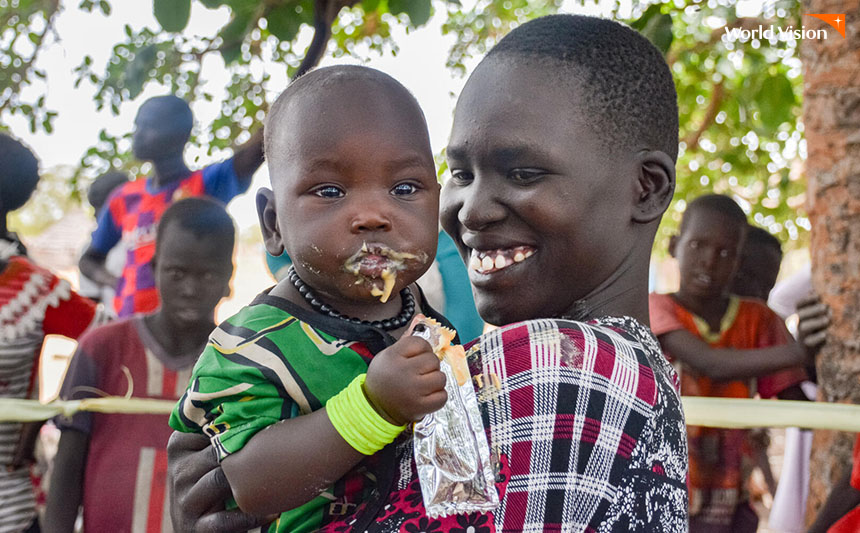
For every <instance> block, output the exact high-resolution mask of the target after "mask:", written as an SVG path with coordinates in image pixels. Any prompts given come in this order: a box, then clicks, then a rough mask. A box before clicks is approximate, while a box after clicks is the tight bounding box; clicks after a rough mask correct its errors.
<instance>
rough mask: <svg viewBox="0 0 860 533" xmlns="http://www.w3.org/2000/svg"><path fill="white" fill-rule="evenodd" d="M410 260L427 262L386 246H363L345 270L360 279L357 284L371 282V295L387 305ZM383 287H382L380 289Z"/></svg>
mask: <svg viewBox="0 0 860 533" xmlns="http://www.w3.org/2000/svg"><path fill="white" fill-rule="evenodd" d="M408 260H426V257H425V258H423V259H422V258H421V257H419V256H417V255H415V254H412V253H409V252H398V251H396V250H392V249H391V248H389V247H387V246H385V245H384V244H376V243H373V244H367V243H366V242H365V243H363V244H362V245H361V249H359V250H358V251H357V252H356V253H354V254H353V255H352V256H351V257H350V258H349V259H347V260H346V262H345V263H344V269H345V270H346V271H347V272H349V273H351V274H353V275H354V276H356V277H357V278H358V280H356V282H355V283H356V284H360V283H362V282H370V283H371V289H370V294H372V295H373V296H378V297H379V301H380V302H382V303H385V302H387V301H388V298H389V297H390V296H391V291H392V289H394V284H395V282H396V281H397V272H398V271H401V270H404V269H405V268H406V261H408ZM380 285H381V287H380Z"/></svg>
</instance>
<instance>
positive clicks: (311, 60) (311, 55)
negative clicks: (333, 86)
mask: <svg viewBox="0 0 860 533" xmlns="http://www.w3.org/2000/svg"><path fill="white" fill-rule="evenodd" d="M357 3H358V0H316V1H315V2H314V37H313V39H312V40H311V44H310V45H309V46H308V49H307V52H305V57H304V59H302V62H301V63H300V64H299V68H298V69H297V70H296V73H295V74H293V77H292V79H293V80H295V79H296V78H298V77H299V76H301V75H303V74H305V73H306V72H307V71H309V70H310V69H312V68H314V67H315V66H317V64H319V62H320V59H322V56H323V54H324V53H325V49H326V45H328V40H329V38H330V37H331V25H332V24H334V21H335V19H336V18H337V14H338V13H340V10H341V9H342V8H344V7H350V6H354V5H355V4H357Z"/></svg>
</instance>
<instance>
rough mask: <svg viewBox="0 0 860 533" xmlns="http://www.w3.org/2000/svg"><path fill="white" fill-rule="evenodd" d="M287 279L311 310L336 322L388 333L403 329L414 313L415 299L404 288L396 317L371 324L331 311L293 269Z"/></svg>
mask: <svg viewBox="0 0 860 533" xmlns="http://www.w3.org/2000/svg"><path fill="white" fill-rule="evenodd" d="M287 279H289V280H290V282H292V284H293V286H294V287H295V288H296V290H298V291H299V294H301V295H302V297H303V298H304V299H305V301H306V302H308V305H310V306H311V307H312V308H313V309H315V310H316V311H319V312H320V313H322V314H324V315H328V316H330V317H332V318H336V319H338V320H345V321H347V322H350V323H352V324H361V325H365V326H370V327H374V328H378V329H383V330H385V331H390V330H393V329H398V328H400V327H403V326H404V325H405V324H406V323H407V322H409V319H410V318H412V315H413V313H414V312H415V297H414V296H413V295H412V291H410V290H409V289H408V288H405V289H403V290H402V291H400V300H401V308H400V312H399V313H398V314H397V316H394V317H391V318H387V319H385V320H381V321H380V320H374V321H372V322H371V321H369V320H361V319H359V318H355V317H348V316H345V315H343V314H341V313H339V312H338V311H337V310H335V309H333V308H332V307H331V306H329V305H328V304H325V303H323V302H321V301H320V300H318V299H317V297H316V294H314V292H313V290H311V288H310V287H309V286H307V285H306V284H305V282H304V281H302V279H301V278H300V277H299V275H298V274H297V273H296V271H295V269H294V268H293V267H290V271H289V273H288V274H287Z"/></svg>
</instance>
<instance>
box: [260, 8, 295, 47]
mask: <svg viewBox="0 0 860 533" xmlns="http://www.w3.org/2000/svg"><path fill="white" fill-rule="evenodd" d="M266 21H267V22H268V26H267V28H268V29H269V33H271V34H272V35H274V36H275V37H277V38H278V39H280V40H281V41H292V40H293V39H294V38H295V37H296V34H297V33H299V28H300V27H301V25H302V20H301V18H300V17H299V14H298V13H296V10H295V8H294V7H293V6H292V5H289V4H286V5H283V6H281V7H279V8H278V9H275V10H272V11H270V12H269V13H268V14H267V15H266Z"/></svg>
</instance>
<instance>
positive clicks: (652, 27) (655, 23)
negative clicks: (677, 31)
mask: <svg viewBox="0 0 860 533" xmlns="http://www.w3.org/2000/svg"><path fill="white" fill-rule="evenodd" d="M640 33H641V34H642V35H644V36H645V37H646V38H647V39H648V40H649V41H651V44H653V45H654V46H656V47H657V48H658V49H659V50H660V51H661V52H663V55H666V52H668V51H669V47H670V46H672V39H673V37H674V36H673V35H672V16H671V15H669V14H666V13H664V14H660V15H657V16H654V17H651V18H650V19H649V20H648V22H647V23H646V24H645V27H644V28H642V30H641V31H640Z"/></svg>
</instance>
